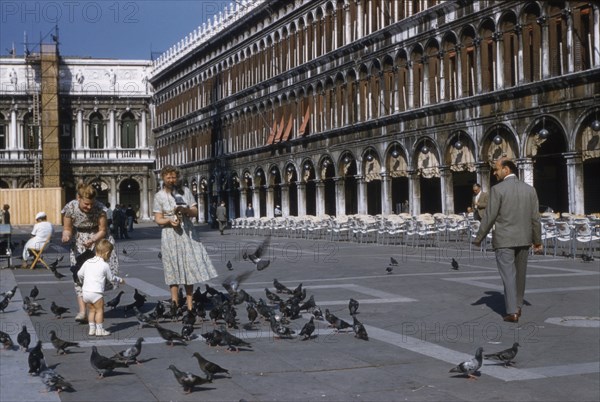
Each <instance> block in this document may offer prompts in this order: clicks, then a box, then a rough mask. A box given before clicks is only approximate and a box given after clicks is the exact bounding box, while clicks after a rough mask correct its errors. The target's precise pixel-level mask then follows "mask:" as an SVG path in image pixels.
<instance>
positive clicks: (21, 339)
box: [17, 325, 31, 352]
mask: <svg viewBox="0 0 600 402" xmlns="http://www.w3.org/2000/svg"><path fill="white" fill-rule="evenodd" d="M17 343H18V344H19V346H20V347H21V348H22V349H23V351H24V352H27V349H29V344H30V343H31V335H29V332H27V326H26V325H23V329H22V330H21V332H19V333H18V335H17Z"/></svg>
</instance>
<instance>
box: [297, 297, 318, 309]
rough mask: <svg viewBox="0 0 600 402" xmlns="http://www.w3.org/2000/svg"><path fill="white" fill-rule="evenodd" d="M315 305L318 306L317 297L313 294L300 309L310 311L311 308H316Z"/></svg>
mask: <svg viewBox="0 0 600 402" xmlns="http://www.w3.org/2000/svg"><path fill="white" fill-rule="evenodd" d="M315 307H317V305H316V303H315V297H314V296H313V295H310V297H309V299H308V300H307V301H305V302H304V303H303V304H302V305H301V306H300V310H307V311H308V310H310V309H311V308H312V309H314V308H315Z"/></svg>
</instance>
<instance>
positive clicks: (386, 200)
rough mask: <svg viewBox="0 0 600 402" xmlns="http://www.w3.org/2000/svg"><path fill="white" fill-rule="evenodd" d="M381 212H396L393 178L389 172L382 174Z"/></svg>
mask: <svg viewBox="0 0 600 402" xmlns="http://www.w3.org/2000/svg"><path fill="white" fill-rule="evenodd" d="M381 213H382V214H383V215H389V214H393V213H394V206H393V205H392V180H391V179H390V175H389V173H382V174H381Z"/></svg>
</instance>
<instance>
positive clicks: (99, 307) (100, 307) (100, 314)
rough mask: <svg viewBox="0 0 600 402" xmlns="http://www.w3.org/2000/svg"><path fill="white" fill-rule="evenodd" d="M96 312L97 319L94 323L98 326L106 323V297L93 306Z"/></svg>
mask: <svg viewBox="0 0 600 402" xmlns="http://www.w3.org/2000/svg"><path fill="white" fill-rule="evenodd" d="M93 306H94V310H95V311H96V318H95V320H94V322H95V323H96V326H98V324H102V323H103V322H104V297H101V298H100V300H98V301H97V302H96V303H94V304H93Z"/></svg>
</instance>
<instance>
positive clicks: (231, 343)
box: [214, 328, 252, 352]
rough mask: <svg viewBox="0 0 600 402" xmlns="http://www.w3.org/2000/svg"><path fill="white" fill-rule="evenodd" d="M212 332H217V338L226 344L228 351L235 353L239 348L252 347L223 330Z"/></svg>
mask: <svg viewBox="0 0 600 402" xmlns="http://www.w3.org/2000/svg"><path fill="white" fill-rule="evenodd" d="M214 332H217V336H220V337H221V342H222V343H224V344H226V345H227V346H228V347H229V349H235V351H236V352H238V351H239V347H240V346H244V347H248V348H251V347H252V345H250V344H249V343H248V342H246V341H244V340H242V339H240V338H238V337H237V336H235V335H232V334H230V333H229V332H227V330H226V329H224V328H222V329H220V330H217V329H215V330H214Z"/></svg>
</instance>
